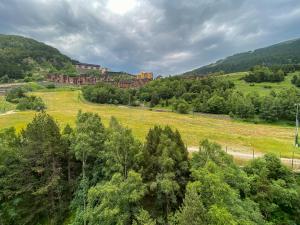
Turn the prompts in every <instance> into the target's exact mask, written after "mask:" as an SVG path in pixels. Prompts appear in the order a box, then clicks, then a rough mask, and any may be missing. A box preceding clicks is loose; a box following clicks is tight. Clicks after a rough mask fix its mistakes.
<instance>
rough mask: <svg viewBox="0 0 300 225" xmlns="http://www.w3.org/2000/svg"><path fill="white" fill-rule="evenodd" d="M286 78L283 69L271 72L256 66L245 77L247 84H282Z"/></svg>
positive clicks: (266, 68)
mask: <svg viewBox="0 0 300 225" xmlns="http://www.w3.org/2000/svg"><path fill="white" fill-rule="evenodd" d="M284 78H285V73H284V71H283V70H282V69H278V70H275V71H273V70H271V69H270V68H269V67H266V66H254V67H253V68H252V69H251V70H250V72H249V74H247V75H246V76H245V77H244V80H245V81H246V82H255V83H261V82H281V81H283V80H284Z"/></svg>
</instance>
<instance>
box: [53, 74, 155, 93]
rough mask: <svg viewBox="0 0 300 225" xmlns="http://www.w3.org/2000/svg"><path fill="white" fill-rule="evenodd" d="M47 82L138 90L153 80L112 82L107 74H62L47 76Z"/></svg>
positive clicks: (140, 79) (138, 78)
mask: <svg viewBox="0 0 300 225" xmlns="http://www.w3.org/2000/svg"><path fill="white" fill-rule="evenodd" d="M47 80H48V81H51V82H54V83H59V84H71V85H95V84H97V83H101V82H102V83H108V84H111V85H113V86H116V87H119V88H126V89H127V88H140V87H143V86H145V85H146V84H147V83H149V82H150V81H152V80H153V78H141V77H139V76H136V77H135V78H133V79H131V80H119V81H114V80H113V79H112V78H111V77H110V76H108V75H107V74H104V75H100V76H92V75H87V74H81V75H79V76H67V75H63V74H48V76H47Z"/></svg>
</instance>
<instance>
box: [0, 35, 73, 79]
mask: <svg viewBox="0 0 300 225" xmlns="http://www.w3.org/2000/svg"><path fill="white" fill-rule="evenodd" d="M70 62H71V59H70V58H69V57H67V56H65V55H63V54H61V53H60V52H59V51H58V50H57V49H55V48H53V47H51V46H48V45H46V44H44V43H41V42H38V41H35V40H33V39H30V38H25V37H21V36H15V35H3V34H0V78H1V77H3V76H5V75H7V76H8V77H9V78H13V79H20V78H24V77H25V76H26V75H28V74H30V73H32V72H33V71H36V69H37V68H43V69H46V70H47V69H48V70H50V69H61V68H63V67H64V65H66V64H68V63H70Z"/></svg>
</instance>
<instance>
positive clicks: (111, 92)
mask: <svg viewBox="0 0 300 225" xmlns="http://www.w3.org/2000/svg"><path fill="white" fill-rule="evenodd" d="M82 92H83V96H84V98H85V99H87V100H88V101H91V102H95V103H102V104H104V103H109V104H124V105H127V104H129V101H130V94H129V92H128V91H127V90H123V89H120V88H117V87H114V86H112V85H108V84H98V85H96V86H86V87H84V88H83V90H82ZM131 101H133V99H132V100H131Z"/></svg>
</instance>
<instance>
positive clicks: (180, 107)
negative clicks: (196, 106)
mask: <svg viewBox="0 0 300 225" xmlns="http://www.w3.org/2000/svg"><path fill="white" fill-rule="evenodd" d="M189 108H190V106H189V104H188V103H187V102H186V101H185V100H184V99H178V100H175V102H174V103H173V110H175V111H177V112H179V113H182V114H186V113H188V112H189Z"/></svg>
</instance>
